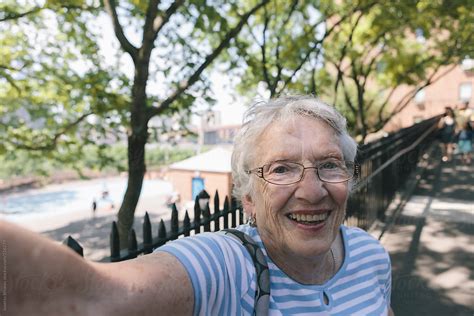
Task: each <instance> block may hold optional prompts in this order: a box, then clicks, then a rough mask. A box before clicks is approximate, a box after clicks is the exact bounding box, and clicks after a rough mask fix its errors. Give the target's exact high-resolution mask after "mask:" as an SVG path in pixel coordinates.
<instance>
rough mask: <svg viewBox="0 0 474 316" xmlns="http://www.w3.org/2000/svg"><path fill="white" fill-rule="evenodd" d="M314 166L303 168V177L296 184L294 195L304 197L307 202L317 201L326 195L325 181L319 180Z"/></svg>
mask: <svg viewBox="0 0 474 316" xmlns="http://www.w3.org/2000/svg"><path fill="white" fill-rule="evenodd" d="M317 172H318V170H317V169H316V168H309V169H308V168H307V169H305V170H304V174H303V178H302V179H301V181H300V182H299V183H298V184H297V185H298V187H297V188H296V191H295V197H296V198H299V199H305V200H307V201H308V202H311V203H314V202H318V201H319V200H321V199H322V198H324V197H325V196H327V195H328V191H327V188H326V184H325V182H323V181H321V179H319V176H318V173H317Z"/></svg>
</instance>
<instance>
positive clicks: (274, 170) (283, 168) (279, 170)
mask: <svg viewBox="0 0 474 316" xmlns="http://www.w3.org/2000/svg"><path fill="white" fill-rule="evenodd" d="M271 172H272V173H285V172H288V167H286V166H282V165H280V166H275V167H273V168H272V169H271Z"/></svg>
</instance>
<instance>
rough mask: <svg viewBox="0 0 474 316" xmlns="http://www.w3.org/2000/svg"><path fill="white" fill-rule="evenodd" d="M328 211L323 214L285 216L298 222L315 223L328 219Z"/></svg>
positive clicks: (304, 223)
mask: <svg viewBox="0 0 474 316" xmlns="http://www.w3.org/2000/svg"><path fill="white" fill-rule="evenodd" d="M329 214H330V212H326V213H323V214H288V215H287V217H288V218H289V219H291V220H292V221H294V222H297V223H298V224H303V225H316V224H320V223H322V222H324V221H325V220H326V219H328V217H329Z"/></svg>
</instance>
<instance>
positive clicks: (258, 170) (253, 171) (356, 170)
mask: <svg viewBox="0 0 474 316" xmlns="http://www.w3.org/2000/svg"><path fill="white" fill-rule="evenodd" d="M275 162H277V161H272V162H269V163H266V164H264V165H263V166H261V167H257V168H254V169H250V170H245V173H247V174H248V175H251V174H255V175H256V176H257V177H259V178H261V179H263V180H264V181H266V182H268V183H271V184H274V185H292V184H296V183H298V182H301V180H303V178H304V174H305V171H306V169H316V175H317V177H318V179H319V181H321V182H324V183H332V184H335V183H343V182H347V181H349V180H351V179H353V178H356V177H357V176H358V174H359V170H360V165H359V164H358V163H356V162H354V161H345V160H344V163H346V164H347V163H351V164H353V165H354V166H353V168H354V171H353V172H352V175H350V177H349V178H348V179H345V180H342V181H336V182H330V181H326V180H323V179H321V176H320V175H319V166H320V165H322V164H323V163H321V164H319V165H318V166H311V167H305V166H304V165H303V164H302V163H299V162H295V161H289V162H291V163H293V164H297V165H299V166H301V167H303V170H302V172H301V176H300V179H299V180H298V181H295V182H291V183H284V184H282V183H273V182H270V181H268V180H267V179H265V177H264V176H263V168H264V167H265V166H267V165H270V164H272V163H275Z"/></svg>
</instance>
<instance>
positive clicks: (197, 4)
mask: <svg viewBox="0 0 474 316" xmlns="http://www.w3.org/2000/svg"><path fill="white" fill-rule="evenodd" d="M267 2H268V0H259V1H249V2H248V3H240V2H239V1H216V2H214V3H212V4H208V3H207V2H206V1H198V0H195V1H192V0H190V1H186V2H185V1H184V0H176V1H172V2H160V1H157V0H150V1H143V0H141V1H140V0H139V1H123V2H121V4H120V5H118V3H116V2H115V1H114V0H105V1H104V2H103V5H104V7H103V8H105V11H106V12H107V14H108V15H109V17H110V18H111V20H112V24H113V29H114V32H115V36H116V38H117V40H118V42H119V44H120V47H121V49H122V50H123V51H124V52H125V53H126V55H128V56H129V57H130V59H131V61H132V65H133V78H131V82H130V86H131V89H129V88H128V87H129V84H128V83H129V82H128V78H127V77H126V76H123V75H122V76H121V77H119V78H120V80H116V79H115V78H116V77H115V76H114V75H112V76H109V77H107V76H104V77H101V76H102V74H104V73H103V72H100V74H101V76H99V77H100V79H101V80H100V81H99V82H97V83H96V82H92V83H89V85H83V86H82V87H83V88H85V89H83V90H81V91H80V93H81V97H84V98H87V96H88V94H89V93H92V92H91V90H93V91H96V93H97V96H95V95H94V98H93V102H92V103H93V104H92V106H91V109H90V111H84V113H83V114H82V115H80V116H79V117H77V118H76V120H73V121H71V122H68V124H66V125H65V126H63V127H68V126H74V127H75V128H74V130H75V132H77V131H78V130H79V126H80V125H81V124H82V123H84V122H86V121H87V120H86V118H87V117H88V116H91V115H92V114H93V113H94V114H96V112H95V110H96V109H97V108H99V107H100V106H102V107H106V110H104V112H102V113H101V117H102V118H107V119H108V120H114V119H116V118H117V117H119V118H120V119H119V120H120V122H116V123H119V124H120V123H122V124H123V123H125V124H124V126H126V127H127V128H126V133H127V142H128V183H127V189H126V192H125V195H124V198H123V202H122V205H121V207H120V209H119V212H118V227H119V234H120V239H121V245H122V247H126V242H127V236H128V231H129V230H130V228H131V226H132V224H133V219H134V211H135V207H136V205H137V202H138V199H139V196H140V192H141V187H142V183H143V177H144V173H145V171H146V167H145V159H144V158H145V144H146V143H147V141H148V122H149V121H150V119H151V118H152V117H154V116H157V115H170V114H172V113H174V112H177V111H184V112H190V106H191V105H192V104H193V103H195V102H199V101H201V102H203V100H204V101H206V102H212V96H211V95H210V91H209V80H208V79H207V78H206V76H205V74H204V71H205V70H206V69H209V68H210V67H211V64H212V63H213V62H214V61H215V60H216V58H217V57H218V56H219V55H220V54H221V53H223V52H224V51H225V50H226V49H227V48H228V47H229V46H230V45H231V44H232V41H233V40H234V39H235V37H236V36H237V35H238V33H239V32H240V31H241V30H242V28H243V26H244V25H245V23H246V22H247V21H248V19H249V18H250V17H251V16H252V15H253V14H255V12H257V11H258V10H259V9H260V8H262V7H263V6H265V4H266V3H267ZM53 4H54V5H53ZM93 5H94V4H87V5H86V3H85V1H80V0H77V1H72V0H70V1H67V2H66V3H63V2H57V3H53V2H48V3H47V4H46V6H39V5H32V6H30V7H28V8H15V7H13V6H10V7H9V10H8V12H9V13H8V14H7V15H8V16H9V17H12V19H13V20H15V21H17V23H20V22H19V21H21V17H24V16H29V17H30V19H31V21H33V20H34V22H35V23H36V24H34V25H35V26H38V25H41V23H43V20H42V19H43V18H44V17H43V16H40V15H38V14H40V12H41V11H44V10H48V13H49V14H51V13H54V14H55V17H56V18H57V19H64V23H63V24H61V25H60V27H62V28H73V29H74V34H71V37H69V38H68V40H71V41H73V42H78V41H79V38H80V39H81V40H87V39H88V40H87V42H88V43H89V44H90V45H91V46H94V47H96V42H95V41H96V40H97V36H96V35H95V34H86V33H87V23H86V22H85V20H82V19H85V17H86V16H87V15H88V14H90V12H91V10H90V9H89V8H90V6H93ZM76 8H79V9H78V10H77V11H76ZM80 8H83V9H85V10H80ZM86 8H87V9H86ZM19 9H23V11H19ZM22 12H23V13H25V14H23V13H22ZM27 12H28V13H27ZM72 12H74V14H73V13H72ZM71 14H73V19H72V20H69V19H66V18H65V17H69V16H70V15H71ZM81 14H84V15H81ZM75 20H78V21H79V20H80V21H81V23H80V24H79V26H75V25H74V23H71V22H73V21H75ZM78 28H79V29H81V30H79V29H78ZM81 31H82V32H81ZM137 34H138V35H139V36H141V38H140V39H136V38H135V37H136V36H135V35H137ZM67 43H68V41H64V42H61V44H56V45H61V46H62V45H66V46H62V47H63V48H64V47H68V46H67ZM26 44H28V40H25V43H24V45H26ZM78 47H83V46H81V45H79V46H78ZM155 47H156V49H155ZM58 49H59V47H58ZM9 55H10V56H14V54H13V52H10V53H9ZM26 55H27V54H25V56H26ZM55 56H56V54H55ZM57 56H58V58H60V54H59V53H58V54H57ZM61 58H62V57H61ZM34 63H35V61H34V60H31V61H30V64H28V65H33V64H34ZM92 63H93V66H96V63H97V64H98V65H100V64H101V61H100V60H93V62H92ZM10 64H17V61H16V60H15V61H14V62H13V61H12V62H11V63H10ZM62 64H63V65H64V67H63V68H62V71H63V76H60V78H58V79H59V80H58V83H59V84H57V85H55V86H56V88H57V89H56V90H58V89H61V88H62V87H63V86H64V83H65V82H68V83H69V84H73V83H79V82H80V83H81V84H82V83H83V82H84V79H85V78H83V77H87V78H89V80H94V79H96V75H98V74H99V72H95V73H94V72H93V71H91V70H90V69H87V70H86V71H85V73H84V74H81V75H82V76H81V78H75V79H77V80H75V79H71V78H69V77H68V74H69V73H70V68H69V67H67V66H70V65H67V64H65V63H62ZM32 68H34V67H32ZM49 69H50V70H54V72H56V71H57V69H56V68H55V67H53V66H51V67H50V68H49ZM60 69H61V68H60ZM49 73H50V75H51V72H49ZM53 77H55V78H56V74H54V76H53ZM105 77H107V78H105ZM150 77H152V78H153V79H154V81H155V85H156V87H155V88H154V89H157V90H158V91H153V90H152V89H151V88H150V87H149V86H148V83H149V79H150ZM4 78H7V79H6V80H7V81H8V82H9V83H10V91H8V92H9V93H10V94H8V93H7V94H6V95H8V96H9V97H10V98H11V95H12V94H11V90H12V89H15V85H16V82H17V78H14V77H11V78H12V79H13V80H8V76H4ZM25 78H27V77H25ZM102 79H103V80H102ZM61 80H62V81H61ZM108 80H110V83H109V84H107V85H104V82H108ZM107 88H112V89H111V90H112V91H111V92H110V93H109V92H108V91H107ZM19 90H22V89H21V88H20V89H19ZM55 92H56V91H55ZM78 93H79V92H78ZM102 94H104V96H103V97H104V100H105V102H104V104H101V103H100V102H99V99H100V97H101V96H102ZM28 95H30V94H28ZM96 97H97V98H96ZM114 97H115V98H116V100H115V101H114V100H113V98H114ZM7 102H8V101H7ZM64 103H65V104H67V106H68V107H70V108H74V107H77V106H78V105H77V103H74V102H73V100H71V98H70V97H68V98H66V100H65V101H64ZM5 104H6V103H5ZM32 104H33V103H32ZM109 106H110V107H109ZM19 107H21V105H19ZM51 109H52V107H50V108H49V109H48V110H49V111H51ZM11 110H12V109H11V107H9V112H10V113H12V111H11ZM43 114H44V116H46V115H47V114H46V113H43ZM48 114H49V115H50V116H54V115H53V114H52V113H48ZM114 114H115V115H114ZM8 120H10V121H12V120H13V117H9V118H8ZM104 121H105V119H104V120H103V122H104ZM104 123H110V122H104ZM54 127H56V128H55V129H54V131H55V132H49V133H46V131H45V135H41V136H42V137H43V138H44V140H45V141H44V142H45V144H47V146H46V145H45V146H43V148H42V149H44V150H46V149H56V151H57V149H58V145H59V143H60V142H61V145H64V143H65V142H66V141H65V140H64V139H63V138H64V136H65V135H66V133H65V129H64V128H63V129H61V128H58V127H60V126H59V125H55V126H54ZM86 130H87V128H86ZM24 131H25V128H23V131H22V128H21V127H18V128H16V129H15V130H14V131H12V132H11V133H10V134H13V133H14V134H15V136H16V140H15V141H14V142H10V144H11V145H12V146H13V147H16V148H18V147H21V146H23V147H24V148H28V149H34V147H38V146H37V145H36V141H35V140H34V139H36V138H37V137H38V136H37V135H34V132H32V133H30V138H31V139H30V143H35V144H34V146H29V147H28V146H26V145H27V143H28V142H26V140H24V139H21V137H23V136H22V135H25V134H26V133H24ZM68 131H70V129H68Z"/></svg>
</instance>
